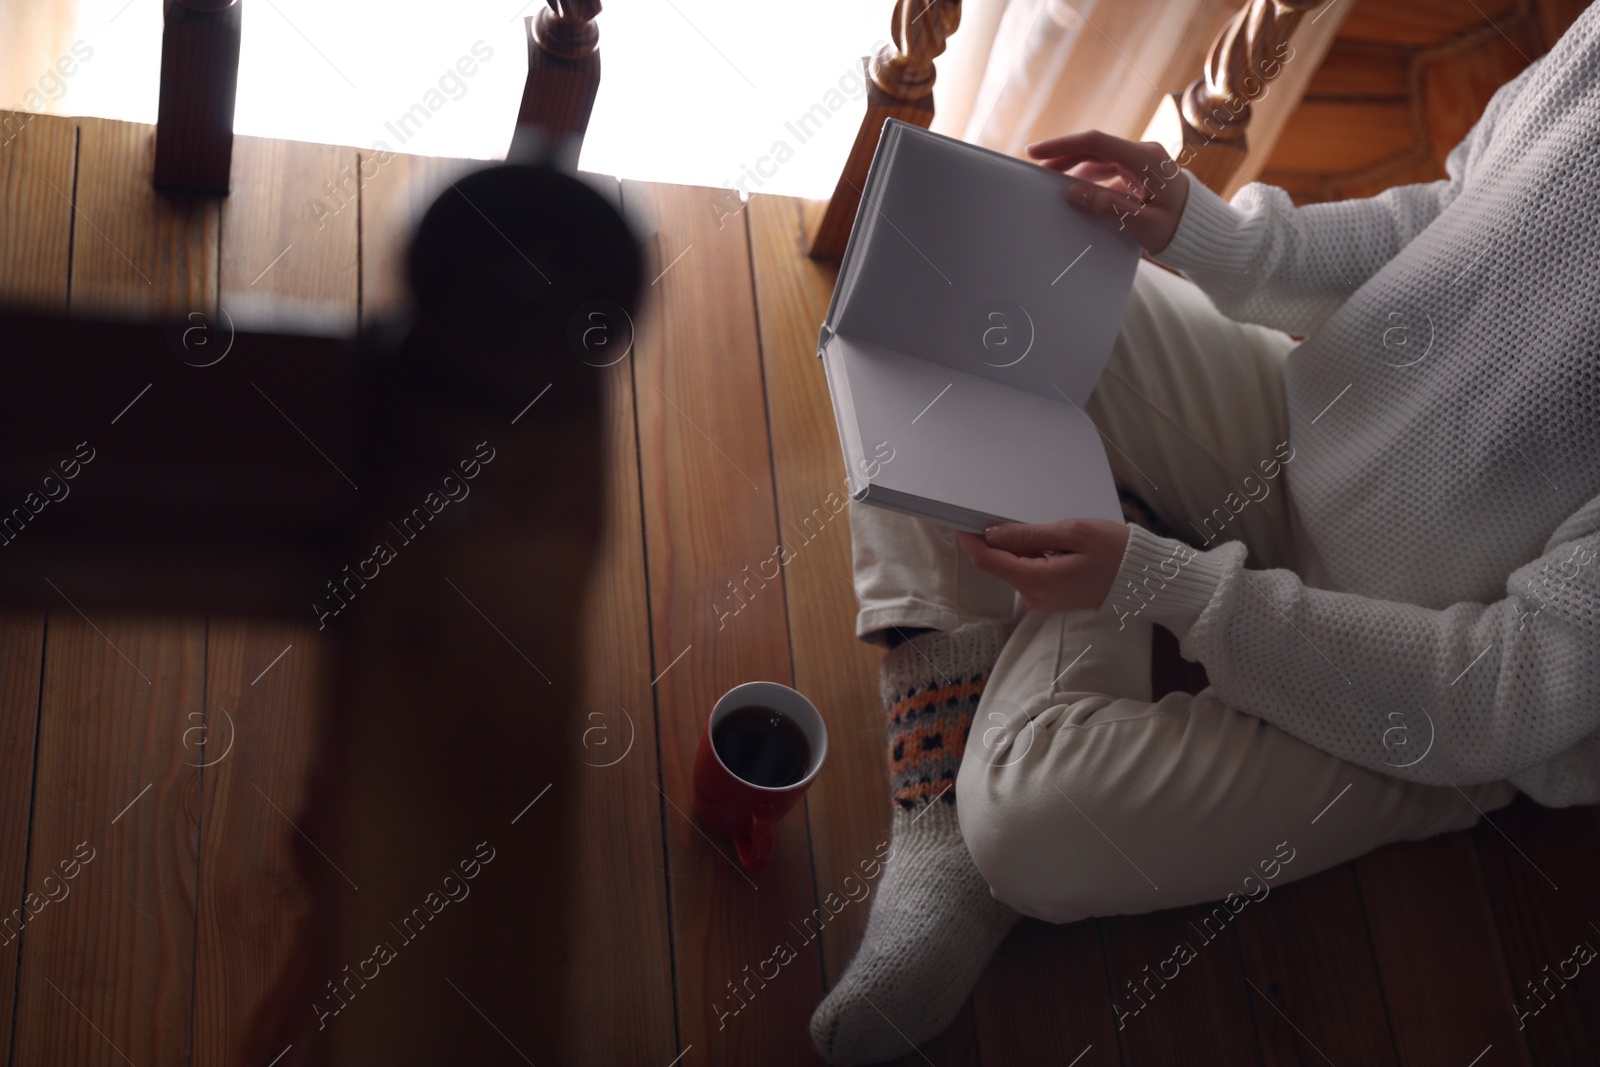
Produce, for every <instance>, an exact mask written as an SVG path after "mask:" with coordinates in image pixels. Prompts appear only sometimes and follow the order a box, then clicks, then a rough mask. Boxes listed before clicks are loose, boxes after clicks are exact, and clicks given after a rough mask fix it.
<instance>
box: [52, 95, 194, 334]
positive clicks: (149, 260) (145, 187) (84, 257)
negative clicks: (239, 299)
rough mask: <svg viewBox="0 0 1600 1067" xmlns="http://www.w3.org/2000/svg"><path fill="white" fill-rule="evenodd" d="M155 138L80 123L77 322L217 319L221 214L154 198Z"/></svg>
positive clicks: (136, 127) (148, 129)
mask: <svg viewBox="0 0 1600 1067" xmlns="http://www.w3.org/2000/svg"><path fill="white" fill-rule="evenodd" d="M155 134H156V131H155V127H154V126H144V125H140V124H138V123H132V122H113V121H111V120H109V119H80V120H79V147H78V179H77V191H76V194H75V197H74V202H75V204H76V206H77V223H76V226H75V228H74V231H73V233H74V237H73V247H72V311H73V313H74V314H117V315H125V316H131V317H142V316H150V317H167V316H170V317H174V318H182V317H183V316H185V315H187V314H188V313H190V312H201V313H206V314H212V315H215V313H216V306H217V223H218V216H219V210H220V209H219V207H218V205H217V202H216V201H214V200H180V199H172V198H168V197H163V196H157V195H156V194H155V193H154V192H152V191H151V189H150V171H151V167H152V165H153V162H154V157H155Z"/></svg>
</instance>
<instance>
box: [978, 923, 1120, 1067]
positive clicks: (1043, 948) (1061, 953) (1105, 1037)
mask: <svg viewBox="0 0 1600 1067" xmlns="http://www.w3.org/2000/svg"><path fill="white" fill-rule="evenodd" d="M1100 926H1101V924H1100V922H1099V921H1098V920H1094V919H1091V920H1089V921H1087V922H1078V923H1067V924H1064V925H1060V926H1055V925H1051V924H1049V923H1042V922H1036V921H1033V920H1029V919H1024V920H1023V921H1022V922H1021V923H1019V924H1018V925H1017V928H1016V929H1015V930H1013V931H1012V932H1011V936H1010V937H1008V938H1006V940H1005V942H1004V943H1003V944H1002V945H1001V946H1000V950H999V951H998V952H996V953H995V957H994V961H993V962H992V963H990V964H989V969H988V970H987V971H985V972H984V973H983V977H982V978H981V979H979V981H978V988H977V989H976V990H975V991H974V992H973V998H972V999H973V1008H974V1011H975V1012H976V1015H977V1026H978V1040H979V1041H980V1042H981V1043H982V1048H983V1063H984V1067H1027V1065H1029V1064H1035V1063H1068V1062H1072V1061H1073V1057H1074V1056H1080V1057H1081V1059H1078V1060H1077V1061H1076V1062H1075V1067H1115V1065H1117V1064H1118V1063H1120V1062H1121V1058H1120V1052H1119V1049H1118V1045H1117V1032H1116V1017H1115V1015H1114V1014H1113V1012H1112V1010H1111V995H1110V989H1109V986H1108V985H1107V977H1106V959H1105V949H1104V946H1103V943H1102V939H1101V932H1100Z"/></svg>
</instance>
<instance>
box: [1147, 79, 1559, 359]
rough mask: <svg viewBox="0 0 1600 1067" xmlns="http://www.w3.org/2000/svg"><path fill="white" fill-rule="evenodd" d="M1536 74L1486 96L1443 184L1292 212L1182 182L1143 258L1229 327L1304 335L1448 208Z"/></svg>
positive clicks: (1271, 194) (1253, 196)
mask: <svg viewBox="0 0 1600 1067" xmlns="http://www.w3.org/2000/svg"><path fill="white" fill-rule="evenodd" d="M1537 66H1538V61H1535V63H1534V65H1533V66H1530V67H1528V68H1526V69H1525V70H1524V71H1523V72H1522V73H1521V74H1519V75H1518V76H1517V77H1516V78H1514V79H1512V80H1511V81H1510V82H1508V83H1506V84H1505V85H1503V86H1501V88H1500V89H1499V90H1498V91H1497V92H1496V93H1495V96H1494V98H1493V99H1491V100H1490V102H1489V105H1488V106H1487V107H1486V108H1485V109H1484V113H1483V116H1482V118H1480V119H1479V120H1478V123H1477V124H1476V125H1475V126H1473V128H1472V129H1471V131H1469V132H1468V134H1467V136H1466V137H1465V138H1464V139H1463V140H1462V142H1461V143H1460V144H1458V145H1457V146H1456V147H1455V148H1454V149H1453V150H1452V151H1451V152H1450V154H1449V156H1448V158H1447V159H1446V160H1445V173H1446V175H1448V177H1445V178H1441V179H1440V180H1438V181H1434V182H1426V183H1422V184H1418V185H1400V186H1395V187H1393V188H1391V189H1386V190H1384V191H1383V192H1382V193H1379V194H1378V195H1377V196H1373V197H1367V198H1364V199H1356V200H1338V201H1332V202H1329V203H1321V204H1308V205H1306V206H1305V207H1296V206H1295V205H1294V202H1293V201H1292V200H1290V199H1289V194H1288V193H1286V192H1284V191H1283V190H1282V189H1279V188H1276V187H1275V186H1271V185H1265V184H1262V183H1261V182H1251V183H1249V184H1248V185H1246V186H1244V187H1243V188H1242V189H1240V190H1239V191H1238V192H1237V193H1235V194H1234V196H1233V200H1232V201H1231V202H1229V201H1226V200H1223V199H1222V197H1220V196H1218V195H1217V194H1216V193H1214V192H1212V191H1211V190H1210V189H1208V188H1207V187H1206V186H1205V185H1204V184H1202V183H1201V182H1200V181H1199V180H1198V179H1196V178H1195V177H1194V175H1193V174H1190V175H1189V198H1188V202H1187V203H1186V204H1185V206H1184V211H1183V215H1182V217H1181V218H1180V219H1179V220H1178V229H1177V231H1176V233H1175V234H1174V235H1173V238H1172V242H1171V243H1170V244H1168V245H1167V247H1166V248H1164V249H1163V250H1162V251H1161V252H1160V253H1159V254H1158V255H1155V256H1153V257H1152V258H1153V259H1155V261H1156V262H1158V263H1161V264H1163V265H1165V266H1168V267H1172V268H1174V269H1176V270H1179V271H1181V272H1182V273H1183V274H1184V276H1185V277H1187V278H1189V280H1191V281H1193V282H1194V283H1195V284H1196V285H1198V286H1199V287H1200V288H1201V289H1202V290H1203V291H1204V292H1205V293H1206V295H1207V296H1209V297H1210V298H1211V302H1212V303H1214V304H1215V305H1216V306H1217V309H1218V310H1219V311H1221V312H1222V313H1223V314H1225V315H1227V316H1228V317H1229V318H1231V319H1234V320H1235V321H1238V322H1255V323H1260V324H1261V325H1263V326H1271V327H1275V328H1277V329H1281V330H1287V331H1288V332H1290V333H1296V334H1309V333H1311V332H1313V331H1314V330H1315V329H1316V328H1317V326H1318V325H1319V324H1321V322H1322V321H1323V320H1324V319H1326V318H1327V317H1328V316H1329V315H1330V314H1332V313H1333V312H1334V311H1335V310H1336V309H1337V308H1338V307H1339V306H1340V305H1341V304H1343V303H1344V301H1345V299H1346V298H1347V297H1348V296H1349V295H1350V294H1351V293H1353V292H1355V290H1356V288H1357V287H1359V286H1360V285H1361V284H1362V283H1363V282H1365V281H1366V280H1367V279H1369V278H1371V277H1372V276H1373V275H1374V274H1376V273H1377V272H1378V270H1379V269H1380V268H1381V267H1383V265H1384V264H1385V263H1388V262H1389V260H1391V259H1393V258H1394V257H1395V256H1396V255H1397V254H1398V253H1399V252H1400V250H1401V249H1402V248H1404V247H1405V246H1406V245H1407V244H1408V243H1409V242H1410V241H1411V239H1412V238H1414V237H1416V235H1417V234H1419V233H1421V232H1422V230H1423V229H1424V228H1425V227H1426V226H1427V225H1428V224H1429V223H1431V222H1432V221H1433V220H1434V219H1435V218H1437V217H1438V215H1439V213H1440V212H1441V211H1443V210H1444V209H1445V208H1446V207H1447V206H1449V204H1450V202H1451V201H1452V200H1454V199H1455V197H1456V195H1457V194H1458V193H1459V192H1460V191H1461V185H1462V179H1463V176H1464V175H1465V173H1466V172H1467V170H1468V169H1469V167H1470V165H1471V162H1472V159H1473V157H1474V156H1475V155H1477V154H1478V153H1479V152H1481V150H1482V148H1483V147H1484V146H1485V145H1487V143H1488V141H1489V138H1490V136H1491V135H1492V133H1493V129H1494V123H1495V120H1496V118H1497V117H1498V115H1499V114H1500V112H1501V110H1502V109H1503V108H1504V106H1505V104H1506V102H1507V101H1508V100H1510V99H1512V98H1514V97H1515V95H1516V92H1517V90H1518V89H1519V88H1520V86H1521V84H1522V83H1523V82H1524V80H1525V79H1526V78H1527V77H1528V75H1529V74H1530V73H1531V72H1532V71H1533V70H1534V69H1535V67H1537ZM1185 173H1187V171H1186V172H1185Z"/></svg>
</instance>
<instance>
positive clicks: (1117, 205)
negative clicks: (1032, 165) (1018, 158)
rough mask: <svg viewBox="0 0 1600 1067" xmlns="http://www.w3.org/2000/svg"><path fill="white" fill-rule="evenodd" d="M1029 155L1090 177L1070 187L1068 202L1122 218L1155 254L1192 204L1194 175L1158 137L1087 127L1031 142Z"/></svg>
mask: <svg viewBox="0 0 1600 1067" xmlns="http://www.w3.org/2000/svg"><path fill="white" fill-rule="evenodd" d="M1028 155H1029V156H1031V157H1033V158H1034V159H1037V160H1038V161H1039V163H1040V164H1041V165H1043V166H1046V167H1049V168H1050V169H1051V170H1059V171H1061V172H1062V173H1064V174H1070V175H1072V176H1073V177H1076V178H1082V179H1084V180H1083V181H1082V182H1074V183H1072V184H1071V185H1069V186H1068V187H1067V202H1068V203H1069V204H1071V205H1072V206H1073V207H1076V208H1077V209H1078V210H1080V211H1082V212H1084V213H1085V214H1088V215H1096V216H1099V217H1101V218H1105V219H1115V220H1117V221H1118V227H1117V228H1118V229H1126V230H1127V231H1128V233H1129V234H1130V235H1131V236H1132V237H1133V239H1134V240H1135V241H1138V242H1139V243H1140V244H1141V245H1143V246H1144V248H1145V251H1147V252H1149V253H1150V254H1151V255H1154V254H1155V253H1157V252H1160V251H1161V250H1162V249H1163V248H1166V247H1167V245H1169V244H1171V243H1172V235H1173V234H1175V233H1177V232H1178V220H1179V219H1181V218H1182V217H1183V208H1184V205H1185V204H1187V203H1188V202H1189V175H1188V174H1186V173H1184V171H1183V169H1182V168H1181V167H1179V166H1178V164H1176V163H1174V162H1173V160H1172V157H1171V156H1169V155H1167V150H1166V149H1165V148H1162V147H1161V145H1159V144H1157V143H1156V142H1155V141H1128V140H1124V139H1123V138H1121V137H1113V136H1111V135H1110V134H1109V133H1101V132H1100V131H1099V130H1086V131H1084V132H1083V133H1070V134H1067V135H1066V136H1065V137H1055V138H1052V139H1051V140H1048V141H1038V142H1036V143H1034V144H1031V145H1029V146H1028Z"/></svg>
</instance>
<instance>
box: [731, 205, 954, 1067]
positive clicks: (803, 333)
mask: <svg viewBox="0 0 1600 1067" xmlns="http://www.w3.org/2000/svg"><path fill="white" fill-rule="evenodd" d="M807 206H808V205H807V202H806V201H803V200H799V199H795V198H792V197H780V196H768V195H766V194H758V195H756V196H752V197H751V198H750V201H749V202H748V204H746V205H745V215H746V216H747V217H748V222H749V228H750V247H751V258H752V262H753V264H754V268H755V291H756V307H757V313H758V315H757V317H758V319H759V321H760V329H761V355H762V366H763V368H764V372H765V379H766V395H767V417H768V419H769V420H770V424H771V427H772V470H773V476H774V480H775V484H776V488H777V499H778V536H779V543H780V544H783V545H787V546H788V547H789V549H790V551H789V552H787V553H780V554H779V555H778V557H777V559H776V560H773V561H770V565H769V566H766V567H758V568H756V569H757V570H759V571H764V572H765V573H764V574H761V575H759V576H760V577H766V578H771V577H775V576H777V575H778V573H779V571H780V570H781V581H782V585H783V588H784V590H785V593H786V594H787V602H788V621H789V645H790V649H791V652H792V654H793V659H794V678H795V686H796V688H798V689H799V690H800V691H801V692H802V693H805V694H806V695H807V696H808V697H810V698H811V701H812V703H814V704H816V706H817V708H818V710H820V711H821V712H822V716H823V718H824V719H825V720H826V721H827V724H828V768H827V770H826V771H824V772H823V774H821V775H820V776H819V777H818V778H817V781H816V784H815V785H813V786H812V788H811V791H810V793H809V794H808V795H807V804H808V806H809V809H810V821H811V841H812V858H813V860H814V862H815V863H816V869H817V886H818V889H819V892H821V893H822V894H823V895H824V896H826V894H827V893H829V892H830V891H831V892H833V893H835V894H836V898H837V899H839V900H841V901H845V900H847V901H849V902H850V903H849V904H848V905H846V906H844V907H842V908H841V909H840V910H839V912H838V914H837V915H836V916H835V917H834V918H833V919H832V921H830V922H829V923H828V924H827V925H826V926H825V927H823V929H822V936H821V938H820V939H819V940H820V941H821V944H822V955H823V963H824V966H825V968H826V979H827V984H828V986H829V987H830V988H831V987H832V986H833V985H834V984H835V983H837V982H838V980H839V975H840V974H842V973H843V971H844V968H845V966H846V965H847V964H848V963H849V962H850V958H851V955H852V954H853V953H854V952H855V948H856V946H857V944H859V942H860V940H861V932H862V930H863V928H864V927H865V924H866V920H867V913H868V910H869V909H870V906H871V900H872V899H873V898H872V892H873V891H874V890H875V889H876V885H875V884H874V883H873V881H872V879H869V878H866V877H864V872H865V871H876V870H877V869H879V868H878V865H877V864H876V863H875V862H874V857H876V856H878V855H880V854H881V850H882V849H883V848H885V847H887V843H888V834H889V814H890V803H889V765H888V757H887V754H886V752H885V748H884V746H885V743H886V740H885V732H884V731H885V725H884V709H883V702H882V699H881V698H880V697H879V695H878V682H877V676H878V661H879V659H880V658H881V657H882V653H880V652H877V651H875V650H873V649H871V648H870V647H869V646H867V645H865V644H863V643H862V642H860V641H857V640H856V638H855V613H856V594H855V589H854V587H853V585H852V579H851V567H850V526H849V521H850V519H849V512H848V509H847V505H846V502H847V501H848V499H849V493H848V490H847V487H846V485H845V478H844V460H843V457H842V456H841V454H840V451H839V437H838V434H837V432H836V431H835V429H834V422H833V405H832V403H831V402H830V401H829V399H828V385H827V381H826V379H825V378H824V377H823V373H822V364H821V361H820V360H818V359H817V354H816V339H817V328H818V327H819V326H820V325H821V324H822V318H823V315H824V314H825V313H826V312H827V307H828V300H829V298H830V297H831V296H832V294H833V283H834V279H835V278H836V277H837V275H838V266H837V265H836V264H831V263H819V262H817V261H815V260H812V259H810V258H809V257H808V256H807V255H806V254H805V229H804V226H805V211H806V209H807ZM722 221H723V224H724V225H726V226H732V225H735V224H736V223H737V222H738V221H739V220H738V219H735V218H726V219H723V220H722ZM723 606H724V607H725V608H726V609H727V610H728V612H729V616H728V618H727V620H726V625H728V626H735V625H737V624H738V622H739V620H740V618H741V617H742V611H741V608H742V601H741V600H739V599H729V598H724V604H723ZM907 1052H908V1055H909V1056H911V1057H912V1059H914V1061H915V1062H918V1063H922V1062H925V1060H924V1059H923V1057H926V1058H927V1059H928V1060H932V1061H933V1062H935V1063H939V1064H945V1063H951V1064H955V1063H968V1062H972V1061H973V1059H974V1058H975V1057H976V1055H977V1047H976V1043H975V1038H974V1036H973V1030H972V1019H971V1017H970V1013H969V1012H967V1011H963V1012H962V1014H961V1017H960V1018H958V1019H957V1020H956V1022H955V1023H954V1024H952V1026H951V1027H950V1032H949V1034H948V1035H946V1036H944V1037H941V1038H940V1039H937V1040H935V1041H932V1042H930V1043H928V1044H927V1045H925V1046H924V1047H923V1048H922V1049H921V1050H920V1053H913V1052H912V1051H911V1050H910V1049H908V1050H907Z"/></svg>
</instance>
